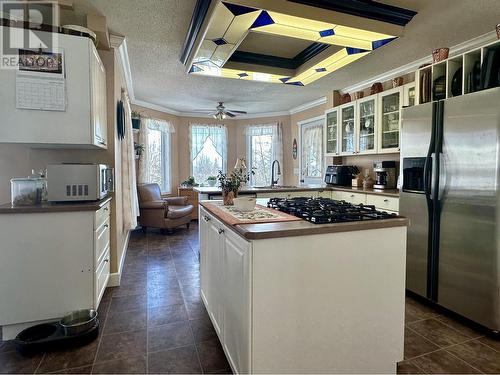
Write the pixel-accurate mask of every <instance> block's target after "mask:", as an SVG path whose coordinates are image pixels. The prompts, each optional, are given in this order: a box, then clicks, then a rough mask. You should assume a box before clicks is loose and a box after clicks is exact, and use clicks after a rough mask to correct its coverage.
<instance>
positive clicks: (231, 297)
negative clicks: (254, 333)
mask: <svg viewBox="0 0 500 375" xmlns="http://www.w3.org/2000/svg"><path fill="white" fill-rule="evenodd" d="M251 258H252V252H251V245H250V243H249V242H247V241H245V240H243V239H242V238H240V237H239V236H238V235H236V234H235V233H233V232H226V233H225V243H224V263H225V265H226V266H225V271H226V274H225V281H226V282H225V284H224V291H225V293H224V301H225V303H224V331H223V335H222V341H223V346H224V349H225V351H226V353H227V356H228V358H229V361H230V362H231V364H232V366H233V367H234V369H235V370H236V371H237V372H238V373H249V372H250V347H251V342H250V337H251V335H250V332H251V327H250V321H251V320H250V318H251V315H250V314H251V308H250V306H251V298H252V295H251V272H250V271H251V262H252V260H251Z"/></svg>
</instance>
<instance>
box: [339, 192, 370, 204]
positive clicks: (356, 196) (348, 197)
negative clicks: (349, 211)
mask: <svg viewBox="0 0 500 375" xmlns="http://www.w3.org/2000/svg"><path fill="white" fill-rule="evenodd" d="M340 197H341V200H344V201H346V202H349V203H352V204H366V194H363V193H351V192H347V191H341V192H340Z"/></svg>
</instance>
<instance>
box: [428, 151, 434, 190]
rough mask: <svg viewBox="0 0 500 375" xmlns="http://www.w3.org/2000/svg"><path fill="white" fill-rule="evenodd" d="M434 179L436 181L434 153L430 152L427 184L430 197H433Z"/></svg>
mask: <svg viewBox="0 0 500 375" xmlns="http://www.w3.org/2000/svg"><path fill="white" fill-rule="evenodd" d="M434 181H436V154H435V153H434V152H433V153H432V154H431V170H430V178H428V181H427V183H428V185H430V186H429V190H427V191H429V193H430V194H429V198H430V199H434V186H435V183H434Z"/></svg>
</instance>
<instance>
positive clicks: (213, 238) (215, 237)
mask: <svg viewBox="0 0 500 375" xmlns="http://www.w3.org/2000/svg"><path fill="white" fill-rule="evenodd" d="M224 232H225V229H224V226H223V225H222V223H221V222H219V221H218V220H216V219H214V218H213V217H211V220H210V225H209V230H208V244H207V246H208V249H207V271H208V272H207V273H208V275H209V279H208V283H209V284H208V288H207V291H208V295H207V296H206V297H207V299H208V306H209V310H208V313H209V314H210V317H211V318H212V322H213V324H214V328H215V330H216V332H217V334H218V335H219V337H222V336H221V335H222V332H223V325H222V323H223V314H224V310H223V302H224V295H223V292H224Z"/></svg>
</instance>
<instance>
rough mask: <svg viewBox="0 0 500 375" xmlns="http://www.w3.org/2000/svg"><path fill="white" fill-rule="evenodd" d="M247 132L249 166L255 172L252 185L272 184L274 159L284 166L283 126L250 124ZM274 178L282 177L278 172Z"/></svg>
mask: <svg viewBox="0 0 500 375" xmlns="http://www.w3.org/2000/svg"><path fill="white" fill-rule="evenodd" d="M245 132H246V136H247V162H248V167H249V168H252V170H253V172H254V174H253V175H251V176H250V185H253V186H267V185H270V184H271V178H272V177H271V170H272V164H273V161H274V160H278V161H279V162H280V165H281V168H283V165H282V153H283V141H282V136H281V126H280V125H279V124H267V125H250V126H248V127H247V128H246V130H245ZM275 173H277V170H276V171H275ZM274 178H281V176H278V175H277V174H276V175H275V177H274Z"/></svg>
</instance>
